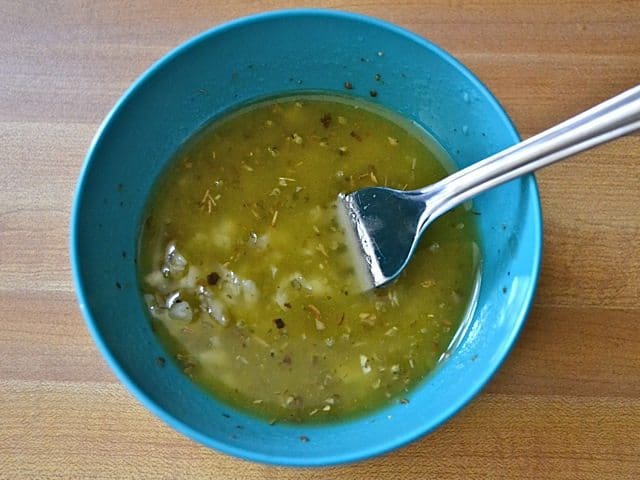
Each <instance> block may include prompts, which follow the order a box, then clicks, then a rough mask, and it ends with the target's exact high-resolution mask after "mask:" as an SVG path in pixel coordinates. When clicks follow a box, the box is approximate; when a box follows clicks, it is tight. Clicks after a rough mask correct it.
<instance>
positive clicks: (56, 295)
mask: <svg viewBox="0 0 640 480" xmlns="http://www.w3.org/2000/svg"><path fill="white" fill-rule="evenodd" d="M165 3H166V4H171V5H170V6H166V5H165ZM216 3H218V4H216ZM233 3H234V2H204V1H203V2H160V1H158V2H155V3H150V4H147V3H143V2H115V1H114V2H101V3H95V4H94V2H83V1H67V2H8V1H4V2H2V3H1V4H0V186H1V188H0V331H1V332H2V333H1V334H0V478H3V479H5V478H6V479H19V478H74V479H79V478H102V479H109V478H114V479H115V478H166V479H174V478H220V479H222V478H224V479H234V478H242V479H259V478H273V479H298V478H317V479H325V478H345V479H360V478H361V479H382V480H384V479H398V478H438V479H445V478H489V479H495V478H505V479H534V478H580V479H583V478H586V479H588V478H591V479H605V478H611V479H622V478H629V479H631V478H640V248H639V247H640V240H639V238H640V136H638V135H635V136H632V137H628V138H625V139H622V140H620V141H618V142H616V143H614V144H610V145H608V146H605V147H603V148H601V149H599V150H597V151H593V152H589V153H586V154H583V155H581V156H580V157H579V158H576V159H574V160H572V161H570V162H566V163H562V164H560V165H558V166H555V167H552V168H551V169H548V170H546V171H543V172H541V173H540V174H539V175H538V180H539V184H540V191H541V195H542V201H543V207H544V217H545V237H544V263H543V266H542V278H541V281H540V286H539V290H538V294H537V297H536V301H535V307H534V309H533V311H532V313H531V315H530V317H529V320H528V322H527V325H526V327H525V329H524V332H523V334H522V336H521V337H520V340H519V342H518V344H517V346H516V347H515V349H514V351H513V353H512V354H511V356H510V357H509V359H508V360H507V362H506V363H505V365H504V366H503V368H502V369H501V371H500V372H499V373H498V375H497V376H496V377H495V378H494V379H493V380H492V381H491V382H490V384H489V385H488V386H487V388H486V389H485V391H484V392H483V393H482V394H481V395H480V396H479V397H478V398H477V399H476V400H475V401H474V402H473V403H472V404H471V405H470V406H469V407H468V408H466V409H465V410H464V411H463V412H462V413H461V414H460V415H458V416H457V417H456V418H455V419H453V420H452V421H450V422H449V423H448V424H446V425H445V426H444V427H443V428H441V429H439V430H438V431H437V432H436V433H434V434H432V435H430V436H429V437H427V438H424V439H422V440H420V441H418V442H416V443H414V444H412V445H411V446H409V447H406V448H403V449H401V450H399V451H396V452H394V453H392V454H389V455H387V456H385V457H382V458H378V459H375V460H371V461H366V462H363V463H360V464H357V465H350V466H344V467H338V468H330V469H320V470H317V469H316V470H306V471H304V470H292V469H283V468H274V467H267V466H262V465H256V464H251V463H247V462H243V461H240V460H236V459H233V458H230V457H227V456H225V455H222V454H218V453H216V452H213V451H210V450H208V449H206V448H204V447H201V446H200V445H198V444H195V443H194V442H192V441H190V440H188V439H186V438H184V437H183V436H181V435H179V434H178V433H176V432H175V431H173V430H172V429H170V428H169V427H167V426H166V425H165V424H163V423H161V422H160V421H159V420H158V419H157V418H155V417H154V416H153V415H152V414H150V413H149V412H148V411H146V410H145V409H144V408H143V407H142V406H141V405H140V404H139V403H138V402H137V401H136V400H135V399H134V398H133V397H132V396H131V395H130V394H129V393H128V392H127V391H125V389H124V388H123V387H122V386H121V385H120V384H119V383H118V382H117V381H116V379H115V377H114V375H113V374H112V373H111V371H110V370H109V369H108V368H107V366H106V364H105V362H104V361H103V360H102V358H101V357H100V355H99V353H98V351H97V350H96V347H95V345H94V344H93V342H92V341H91V339H90V337H89V334H88V332H87V329H86V328H85V325H84V322H83V320H82V318H81V316H80V312H79V311H78V308H77V306H76V301H75V296H74V293H73V289H72V283H71V276H70V271H69V270H70V268H69V259H68V250H67V245H68V240H67V238H68V231H69V225H68V221H69V210H70V205H71V201H72V194H73V190H74V186H75V182H76V178H77V176H78V173H79V170H80V166H81V164H82V161H83V157H84V154H85V152H86V150H87V148H88V146H89V143H90V141H91V138H92V136H93V134H94V132H95V131H96V128H97V126H98V124H99V122H100V121H101V120H102V118H103V117H104V116H105V114H106V113H107V112H108V111H109V109H110V108H111V106H112V105H113V104H114V102H115V101H116V100H117V98H118V97H119V96H120V95H121V93H122V92H123V90H124V89H125V88H126V87H127V86H128V85H129V84H130V83H131V82H132V81H133V80H134V79H135V78H136V77H137V76H138V75H140V73H142V72H143V71H144V70H145V69H146V68H147V67H148V66H149V65H150V64H151V63H152V62H154V61H155V60H156V59H158V58H159V57H160V56H162V55H163V54H164V53H165V52H167V51H168V50H169V49H171V48H173V47H174V46H176V45H178V44H180V43H182V42H183V41H185V40H186V39H188V38H189V37H191V36H193V35H195V34H196V33H198V32H200V31H202V30H204V29H207V28H209V27H211V26H213V25H216V24H218V23H220V22H222V21H225V20H229V19H231V18H234V17H237V16H239V15H245V14H248V13H254V12H258V11H260V10H267V9H273V8H282V7H292V6H296V5H298V6H299V4H302V3H306V2H299V4H296V3H295V2H289V1H275V0H274V1H263V2H256V1H253V2H252V1H248V0H247V1H239V2H235V4H233ZM322 3H324V5H325V6H326V7H330V8H340V9H344V10H351V11H356V12H362V13H367V14H370V15H374V16H379V17H382V18H385V19H387V20H390V21H392V22H395V23H397V24H399V25H401V26H404V27H407V28H409V29H411V30H413V31H415V32H417V33H418V34H420V35H423V36H425V37H427V38H429V39H431V40H433V41H435V42H436V43H437V44H439V45H441V46H442V47H444V48H445V49H446V50H448V51H450V52H451V53H453V54H454V55H455V56H457V57H458V58H459V59H461V60H462V61H463V62H464V63H465V64H467V65H468V66H469V67H470V68H471V69H472V70H473V71H474V72H476V73H477V75H478V76H479V77H480V78H481V79H482V80H483V81H484V82H485V83H486V84H487V85H488V86H489V88H490V89H491V90H492V91H493V92H494V93H495V94H496V95H497V97H498V98H499V99H500V101H501V102H502V103H503V105H504V106H505V107H506V109H507V111H508V112H509V113H510V114H511V115H512V118H513V119H514V121H515V123H516V125H517V127H518V129H519V130H520V132H521V134H522V135H523V136H524V137H527V136H529V135H531V134H533V133H535V132H536V131H539V130H541V129H543V128H545V127H547V126H550V125H552V124H553V123H555V122H557V121H559V120H561V119H563V118H565V117H567V116H569V115H572V114H574V113H577V112H578V111H580V110H582V109H584V108H586V107H589V106H591V105H592V104H595V103H596V102H599V101H601V100H603V99H605V98H606V97H609V96H611V95H613V94H615V93H617V92H619V91H621V90H623V89H626V88H629V87H631V86H633V85H635V84H637V83H639V82H640V2H638V1H617V2H614V1H608V2H607V1H599V0H593V1H586V0H584V1H579V0H576V1H572V2H562V1H558V0H553V1H552V0H540V1H536V2H519V1H516V0H494V1H486V2H482V1H474V2H465V1H458V0H450V1H447V0H437V1H432V2H430V4H429V5H427V4H426V2H425V4H423V2H420V1H417V0H402V1H386V0H371V1H362V0H354V1H352V2H344V1H341V0H333V1H324V2H322ZM565 4H566V5H565ZM316 5H317V3H316Z"/></svg>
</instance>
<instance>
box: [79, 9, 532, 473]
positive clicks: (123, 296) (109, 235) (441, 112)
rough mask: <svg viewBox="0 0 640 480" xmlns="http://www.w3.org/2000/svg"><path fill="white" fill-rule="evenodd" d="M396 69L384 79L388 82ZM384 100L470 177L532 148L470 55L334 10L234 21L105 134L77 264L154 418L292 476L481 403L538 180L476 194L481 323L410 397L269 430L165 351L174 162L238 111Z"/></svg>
mask: <svg viewBox="0 0 640 480" xmlns="http://www.w3.org/2000/svg"><path fill="white" fill-rule="evenodd" d="M376 74H380V75H381V81H376V79H375V75H376ZM345 81H349V82H351V83H352V84H353V86H354V88H353V89H352V90H350V91H349V92H348V93H349V94H352V95H354V96H356V97H362V98H366V99H370V98H369V90H370V89H375V90H377V92H378V96H377V97H376V98H375V101H376V102H378V103H380V104H382V105H383V106H385V107H387V108H389V109H391V110H394V111H396V112H398V113H400V114H402V115H404V116H405V117H407V118H409V119H411V120H413V121H415V122H417V123H418V124H420V125H422V126H423V127H424V128H426V129H427V130H428V131H429V132H431V133H432V134H433V136H434V137H435V138H436V139H437V140H438V141H439V142H440V143H441V145H442V146H443V147H444V148H445V149H446V150H447V151H448V152H449V154H450V155H451V157H452V159H453V160H454V162H455V163H456V164H457V165H458V166H459V167H464V166H466V165H469V164H471V163H473V162H476V161H478V160H480V159H482V158H484V157H486V156H488V155H490V154H492V153H494V152H496V151H498V150H500V149H503V148H505V147H507V146H509V145H511V144H513V143H515V142H517V141H518V134H517V132H516V130H515V129H514V127H513V125H512V124H511V122H510V120H509V118H508V116H507V115H506V114H505V112H504V111H503V110H502V108H501V107H500V105H499V104H498V102H497V101H496V99H495V98H494V97H493V96H492V95H491V93H490V92H489V91H488V90H487V89H486V88H485V87H484V86H483V85H482V84H481V83H480V82H479V81H478V79H477V78H476V77H474V76H473V74H472V73H471V72H470V71H469V70H467V69H466V68H465V67H464V66H463V65H461V64H460V63H459V62H458V61H456V60H455V59H454V58H452V57H451V56H450V55H449V54H447V53H446V52H444V51H442V50H441V49H440V48H438V47H436V46H435V45H433V44H431V43H429V42H428V41H426V40H424V39H422V38H420V37H418V36H416V35H414V34H412V33H410V32H407V31H405V30H402V29H400V28H398V27H395V26H393V25H390V24H388V23H385V22H382V21H380V20H376V19H372V18H367V17H363V16H360V15H353V14H348V13H341V12H335V11H319V10H293V11H280V12H273V13H266V14H262V15H257V16H253V17H249V18H244V19H240V20H236V21H233V22H231V23H227V24H225V25H222V26H219V27H216V28H214V29H212V30H210V31H208V32H205V33H203V34H201V35H199V36H197V37H196V38H194V39H192V40H190V41H188V42H187V43H186V44H184V45H182V46H181V47H179V48H177V49H176V50H174V51H173V52H171V53H170V54H168V55H167V56H166V57H164V58H163V59H162V60H160V61H159V62H158V63H156V64H155V65H154V66H153V67H152V68H151V69H150V70H149V71H147V72H146V73H145V74H144V75H143V76H142V77H141V78H139V79H138V80H137V81H136V82H135V83H134V84H133V86H132V87H131V88H130V89H129V90H128V91H127V92H126V93H125V94H124V95H123V97H122V98H121V99H120V101H119V102H118V103H117V104H116V106H115V107H114V109H113V110H112V111H111V113H110V114H109V115H108V117H107V118H106V120H105V121H104V123H103V124H102V126H101V127H100V129H99V131H98V133H97V135H96V137H95V139H94V141H93V144H92V145H91V148H90V149H89V152H88V154H87V158H86V161H85V165H84V168H83V170H82V174H81V176H80V179H79V183H78V187H77V191H76V195H75V201H74V205H73V213H72V225H71V262H72V267H73V276H74V281H75V287H76V290H77V294H78V300H79V303H80V307H81V310H82V312H83V314H84V316H85V318H86V321H87V326H88V328H89V330H90V331H91V334H92V335H93V338H94V340H95V342H96V343H97V345H98V346H99V348H100V350H101V352H102V354H103V355H104V357H105V358H106V360H107V362H108V363H109V365H110V366H111V368H112V369H113V370H114V371H115V373H116V374H117V376H118V377H119V379H120V380H121V381H122V382H123V383H124V384H125V385H126V386H127V387H128V388H129V390H130V391H131V392H133V394H134V395H135V396H136V397H137V398H138V399H139V400H140V401H141V402H142V403H143V404H144V405H145V406H146V407H147V408H148V409H149V410H151V411H152V412H154V413H155V414H156V415H158V416H159V417H160V418H162V419H163V420H164V421H166V422H167V423H168V424H169V425H171V426H173V427H174V428H175V429H176V430H178V431H180V432H182V433H183V434H185V435H187V436H188V437H191V438H192V439H194V440H196V441H198V442H200V443H202V444H204V445H206V446H209V447H212V448H214V449H216V450H219V451H222V452H226V453H228V454H231V455H235V456H238V457H242V458H245V459H249V460H253V461H259V462H265V463H272V464H281V465H291V466H314V465H330V464H337V463H344V462H352V461H356V460H360V459H364V458H368V457H372V456H375V455H379V454H381V453H383V452H386V451H388V450H391V449H393V448H396V447H399V446H401V445H404V444H406V443H407V442H410V441H412V440H415V439H416V438H418V437H420V436H422V435H424V434H426V433H428V432H430V431H432V430H433V429H435V428H436V427H437V426H438V425H440V424H441V423H443V422H444V421H445V420H447V419H448V418H450V417H451V416H452V415H454V414H455V413H456V412H457V411H458V410H460V408H462V407H463V406H464V405H465V404H466V403H468V402H469V401H470V400H471V398H472V397H473V396H474V395H475V394H476V393H478V391H479V390H480V389H481V388H482V387H483V385H484V384H485V383H486V382H487V381H488V380H489V378H490V377H491V375H492V374H493V373H494V372H495V371H496V369H497V368H498V367H499V366H500V364H501V362H502V361H503V360H504V358H505V357H506V356H507V354H508V352H509V350H510V348H511V347H512V345H513V343H514V342H515V340H516V337H517V336H518V332H519V331H520V329H521V327H522V325H523V323H524V320H525V317H526V315H527V312H528V310H529V307H530V305H531V301H532V297H533V294H534V290H535V285H536V281H537V277H538V270H539V266H540V254H541V234H542V233H541V223H542V222H541V213H540V204H539V199H538V194H537V189H536V184H535V181H534V178H533V177H532V176H529V177H525V178H522V179H519V180H516V181H513V182H510V183H508V184H505V185H503V186H501V187H499V188H496V189H494V190H492V191H490V192H487V193H485V194H483V195H482V196H480V197H478V198H477V199H476V200H475V208H476V209H477V210H479V211H480V212H481V215H480V216H479V217H478V225H479V229H480V234H481V241H482V246H481V254H482V274H481V284H480V288H479V293H478V297H477V304H476V305H475V308H474V311H473V314H472V317H471V319H470V323H469V328H468V329H467V330H466V331H465V332H464V335H463V336H462V338H461V340H460V342H459V343H458V344H457V346H456V347H455V348H454V349H453V350H452V352H451V355H450V357H449V358H448V359H447V360H446V361H444V362H442V364H441V365H440V366H439V367H438V368H437V369H436V371H435V372H434V373H433V374H432V375H431V376H429V378H428V379H427V380H425V381H424V382H423V383H422V384H421V385H420V386H419V387H418V388H416V389H415V391H413V392H412V394H411V396H410V403H409V404H408V405H392V406H389V407H388V408H386V409H383V410H380V411H376V412H374V413H371V414H368V415H366V416H363V417H360V418H356V419H353V420H349V421H345V422H342V423H338V424H328V425H313V426H299V425H298V426H296V425H268V424H267V423H266V422H264V421H262V420H260V419H256V418H253V417H251V416H248V415H246V414H243V413H239V412H237V411H235V410H234V409H233V408H231V407H229V406H228V405H226V404H223V403H221V402H218V401H216V400H215V399H213V398H211V397H210V396H208V395H207V394H205V393H203V392H202V391H201V390H200V389H199V388H198V387H196V386H195V385H194V384H192V383H191V382H190V381H189V380H188V379H187V378H186V377H185V376H184V375H183V374H182V373H181V372H180V371H179V369H178V368H176V367H175V366H174V365H173V364H172V363H171V362H168V363H167V364H166V365H165V366H164V367H160V366H159V365H157V364H156V358H157V357H159V356H162V355H164V352H163V350H162V347H161V346H160V344H159V343H158V341H157V340H156V338H155V337H154V334H153V333H152V332H151V330H150V326H149V322H148V321H147V317H146V314H145V309H144V306H143V303H142V301H141V298H140V295H139V293H138V283H137V278H136V265H135V258H136V242H137V235H138V227H139V225H140V219H141V215H142V211H143V207H144V205H145V200H146V198H147V195H148V194H149V191H150V189H151V187H152V185H153V183H154V180H155V179H156V178H157V176H158V174H159V173H160V171H161V170H162V169H163V167H164V166H165V164H166V162H167V160H169V159H170V158H171V157H172V155H173V154H174V152H176V150H178V148H179V147H180V145H181V144H182V143H183V142H184V141H185V140H187V139H188V138H189V137H190V135H192V134H193V133H194V132H196V131H197V130H199V129H200V128H201V127H202V126H203V125H205V124H206V123H207V122H209V121H210V120H211V119H212V117H215V116H217V115H219V114H221V113H223V112H225V111H228V110H229V109H232V108H234V106H237V105H238V104H242V103H245V102H249V101H251V100H254V99H259V98H263V97H265V96H273V95H277V94H285V93H288V92H289V93H290V92H293V91H301V90H306V91H313V90H324V91H328V92H336V93H340V94H344V93H345V89H344V83H345Z"/></svg>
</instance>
